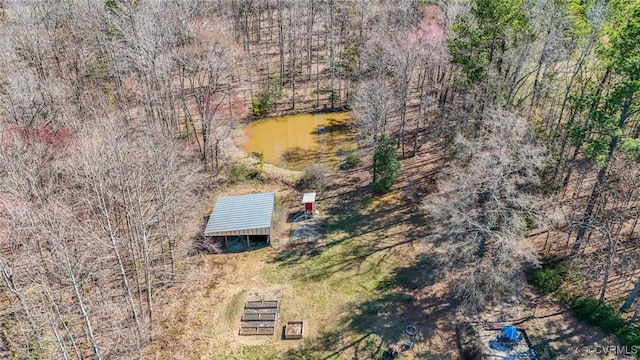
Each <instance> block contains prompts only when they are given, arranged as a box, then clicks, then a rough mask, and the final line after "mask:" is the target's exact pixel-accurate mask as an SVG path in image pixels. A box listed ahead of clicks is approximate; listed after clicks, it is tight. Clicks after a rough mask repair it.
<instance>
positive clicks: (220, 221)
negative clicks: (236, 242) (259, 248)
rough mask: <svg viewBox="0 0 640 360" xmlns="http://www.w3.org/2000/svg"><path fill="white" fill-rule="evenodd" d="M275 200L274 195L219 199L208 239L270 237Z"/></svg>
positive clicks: (211, 218) (209, 226)
mask: <svg viewBox="0 0 640 360" xmlns="http://www.w3.org/2000/svg"><path fill="white" fill-rule="evenodd" d="M275 197H276V194H275V193H273V192H269V193H260V194H248V195H238V196H221V197H219V198H218V200H216V205H215V206H214V207H213V211H212V212H211V216H209V221H208V222H207V227H206V228H205V230H204V236H225V235H226V236H229V235H270V234H271V219H272V217H273V205H274V203H275Z"/></svg>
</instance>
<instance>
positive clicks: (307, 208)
mask: <svg viewBox="0 0 640 360" xmlns="http://www.w3.org/2000/svg"><path fill="white" fill-rule="evenodd" d="M302 204H304V212H305V213H306V214H307V215H311V216H313V215H314V214H315V213H316V193H314V192H313V193H305V194H304V195H302Z"/></svg>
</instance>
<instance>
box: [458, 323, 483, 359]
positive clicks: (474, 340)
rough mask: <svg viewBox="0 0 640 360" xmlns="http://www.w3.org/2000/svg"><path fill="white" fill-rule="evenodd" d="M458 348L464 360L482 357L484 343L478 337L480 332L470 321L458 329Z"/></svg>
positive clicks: (460, 325)
mask: <svg viewBox="0 0 640 360" xmlns="http://www.w3.org/2000/svg"><path fill="white" fill-rule="evenodd" d="M456 330H457V331H456V333H457V341H458V349H459V350H460V355H461V356H462V359H463V360H480V359H482V358H483V357H482V348H483V345H482V343H481V342H480V339H478V332H477V331H476V329H474V328H473V325H471V324H470V323H468V322H463V323H461V324H459V325H458V327H457V329H456Z"/></svg>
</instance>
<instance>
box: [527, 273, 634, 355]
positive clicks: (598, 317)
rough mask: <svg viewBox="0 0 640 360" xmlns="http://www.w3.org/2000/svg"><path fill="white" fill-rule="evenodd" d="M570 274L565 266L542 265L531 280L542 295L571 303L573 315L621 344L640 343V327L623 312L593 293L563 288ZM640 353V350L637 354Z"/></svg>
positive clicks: (630, 345) (632, 344) (631, 344)
mask: <svg viewBox="0 0 640 360" xmlns="http://www.w3.org/2000/svg"><path fill="white" fill-rule="evenodd" d="M569 276H570V274H569V272H568V271H567V270H566V268H564V267H562V266H559V267H556V268H543V269H536V270H534V271H533V272H532V273H531V275H530V276H529V282H530V283H531V284H532V285H534V286H535V287H536V288H537V289H538V290H539V291H540V292H541V293H542V294H543V295H549V294H552V296H553V297H555V298H556V299H557V300H559V301H561V302H564V303H566V304H568V305H569V306H570V307H571V311H572V312H573V314H574V316H575V317H576V318H577V319H579V320H581V321H583V322H585V323H587V324H590V325H593V326H597V327H599V328H600V329H601V330H602V331H604V332H605V333H607V334H613V335H615V336H616V337H617V338H618V341H620V345H622V346H628V347H632V346H636V347H638V346H640V329H638V328H637V327H634V326H631V325H630V324H627V323H626V321H625V319H624V317H623V316H622V314H620V312H619V311H618V310H617V309H616V308H614V307H612V306H610V305H607V304H605V303H604V302H602V301H599V300H598V299H596V298H595V297H593V296H591V295H585V294H576V293H575V291H570V290H567V289H565V288H563V285H564V284H565V279H566V278H567V277H569ZM637 355H640V354H637Z"/></svg>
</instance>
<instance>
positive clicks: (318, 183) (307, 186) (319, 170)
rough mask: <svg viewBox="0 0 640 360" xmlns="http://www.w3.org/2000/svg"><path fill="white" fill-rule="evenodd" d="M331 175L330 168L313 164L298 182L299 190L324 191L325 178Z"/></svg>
mask: <svg viewBox="0 0 640 360" xmlns="http://www.w3.org/2000/svg"><path fill="white" fill-rule="evenodd" d="M328 173H329V168H328V167H327V166H326V165H324V164H313V165H311V166H309V167H307V169H306V170H305V171H304V174H302V177H300V179H298V181H297V182H296V187H297V188H298V190H315V191H322V189H324V186H325V180H324V177H325V175H327V174H328Z"/></svg>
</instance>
